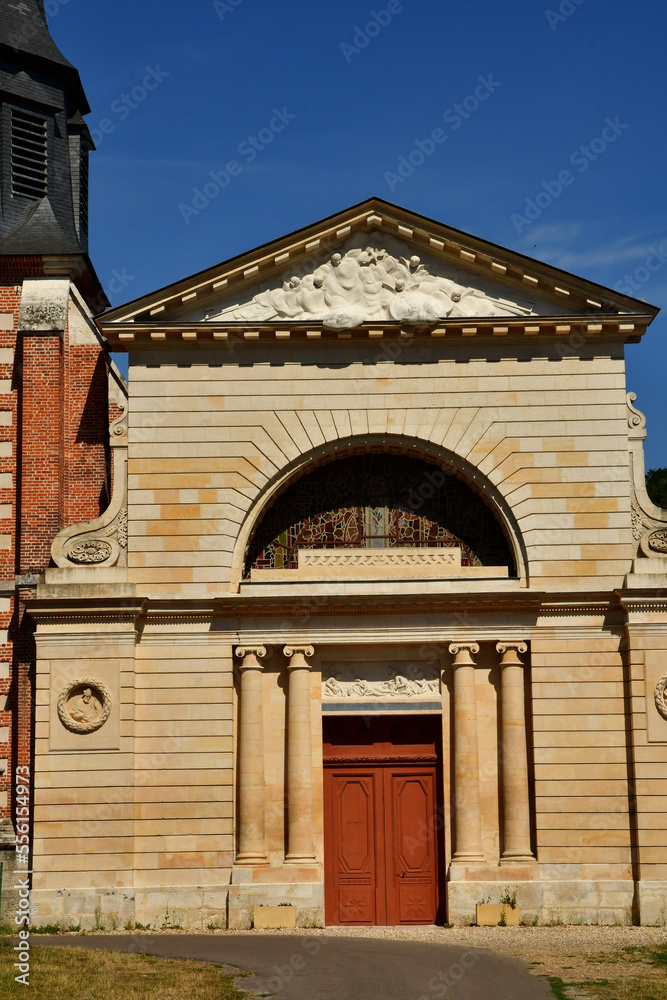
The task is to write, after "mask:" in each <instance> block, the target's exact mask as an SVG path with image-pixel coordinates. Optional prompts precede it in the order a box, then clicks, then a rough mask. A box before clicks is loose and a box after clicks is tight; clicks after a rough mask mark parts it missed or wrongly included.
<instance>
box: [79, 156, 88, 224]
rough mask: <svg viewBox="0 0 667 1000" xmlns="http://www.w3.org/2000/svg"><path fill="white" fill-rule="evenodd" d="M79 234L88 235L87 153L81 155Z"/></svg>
mask: <svg viewBox="0 0 667 1000" xmlns="http://www.w3.org/2000/svg"><path fill="white" fill-rule="evenodd" d="M79 203H80V218H81V232H82V233H83V234H84V235H85V236H87V235H88V152H87V151H85V150H84V151H82V153H81V186H80V189H79Z"/></svg>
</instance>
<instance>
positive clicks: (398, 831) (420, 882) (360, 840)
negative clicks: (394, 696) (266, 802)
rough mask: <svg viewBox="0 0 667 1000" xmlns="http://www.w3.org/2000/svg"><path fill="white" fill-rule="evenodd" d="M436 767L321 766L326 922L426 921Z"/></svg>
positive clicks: (434, 902)
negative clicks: (322, 774) (323, 800)
mask: <svg viewBox="0 0 667 1000" xmlns="http://www.w3.org/2000/svg"><path fill="white" fill-rule="evenodd" d="M436 770H437V769H436V767H435V765H430V764H426V765H424V766H421V765H418V764H417V763H416V762H415V763H412V762H411V763H405V764H402V763H392V762H391V761H387V762H386V763H385V762H382V763H379V764H373V765H370V766H355V765H354V763H352V762H350V763H349V764H347V763H345V764H342V765H338V766H325V774H324V778H325V783H324V792H325V830H326V855H327V856H326V865H325V867H326V883H325V911H326V921H327V924H338V925H347V926H350V925H373V924H390V925H397V924H433V923H435V922H436V917H437V914H438V906H439V898H438V888H439V887H438V854H439V851H438V824H437V822H436V816H437V795H436V788H437V785H436Z"/></svg>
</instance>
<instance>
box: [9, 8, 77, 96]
mask: <svg viewBox="0 0 667 1000" xmlns="http://www.w3.org/2000/svg"><path fill="white" fill-rule="evenodd" d="M0 57H2V58H3V59H4V60H6V61H7V62H15V63H19V64H20V65H21V67H28V66H30V67H32V68H35V69H39V70H41V71H42V72H44V73H47V74H48V73H49V70H50V72H51V73H53V72H54V70H57V71H58V76H59V77H60V79H62V80H63V81H65V82H66V83H67V84H68V89H69V90H70V91H71V95H70V96H71V98H72V99H73V102H74V103H75V104H76V105H77V107H78V109H79V111H80V112H81V114H84V115H85V114H88V112H89V111H90V108H89V106H88V102H87V101H86V96H85V94H84V90H83V86H82V84H81V79H80V77H79V73H78V71H77V70H76V69H75V68H74V66H72V64H71V62H69V60H68V59H65V56H64V55H63V54H62V52H61V51H60V49H59V48H58V46H57V45H56V43H55V42H54V40H53V38H52V37H51V33H50V31H49V27H48V24H47V20H46V13H45V11H44V2H43V0H0Z"/></svg>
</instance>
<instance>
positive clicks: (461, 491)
mask: <svg viewBox="0 0 667 1000" xmlns="http://www.w3.org/2000/svg"><path fill="white" fill-rule="evenodd" d="M421 547H458V548H460V549H461V557H462V558H461V562H462V565H463V566H482V565H486V566H507V567H509V571H510V575H513V574H514V573H515V569H514V559H513V557H512V554H511V550H510V546H509V544H508V541H507V539H506V537H505V534H504V533H503V530H502V528H501V526H500V524H499V522H498V521H497V520H496V518H495V517H494V515H493V513H492V512H491V510H490V509H489V507H488V506H487V504H486V503H485V501H484V500H483V499H482V497H481V496H480V495H479V494H478V493H476V492H475V491H474V490H472V489H471V488H470V487H469V486H468V485H467V484H466V483H465V482H463V481H462V480H461V479H459V478H458V477H457V476H455V475H454V474H453V473H451V472H448V471H446V470H445V469H442V468H441V467H439V466H437V465H434V464H432V463H430V462H426V461H423V460H421V459H417V458H411V457H409V456H404V455H396V454H364V455H354V456H350V457H347V458H344V459H338V460H335V461H332V462H329V463H328V464H326V465H321V466H319V467H318V468H316V469H315V470H314V471H313V472H310V473H308V474H307V475H305V476H303V477H302V478H301V479H299V480H298V481H297V482H295V483H293V484H292V485H291V486H289V487H288V488H287V489H286V490H285V492H284V493H282V494H281V495H280V496H279V497H278V498H277V499H276V500H275V502H274V503H273V504H272V506H271V507H270V508H269V510H268V511H267V513H266V514H265V516H264V518H263V519H262V521H261V523H260V525H259V527H258V529H257V531H256V533H255V536H254V538H253V540H252V542H251V545H250V551H249V554H248V559H247V562H246V574H245V575H246V578H247V577H248V576H249V574H250V571H251V570H252V569H256V570H262V569H296V568H297V566H298V554H299V549H333V548H346V549H349V548H421Z"/></svg>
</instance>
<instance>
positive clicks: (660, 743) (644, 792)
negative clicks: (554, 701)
mask: <svg viewBox="0 0 667 1000" xmlns="http://www.w3.org/2000/svg"><path fill="white" fill-rule="evenodd" d="M662 631H663V629H662V628H661V627H660V626H659V625H658V627H657V628H656V627H654V628H653V629H651V628H650V627H649V629H646V630H643V629H636V628H633V627H632V626H631V627H630V628H629V629H628V632H629V641H628V646H629V649H628V653H627V659H628V668H627V669H628V673H629V689H630V698H631V706H632V714H631V721H630V727H631V730H630V735H631V746H630V750H631V754H632V779H631V786H630V801H631V804H632V805H633V807H634V809H635V810H636V817H635V829H634V831H633V832H634V837H635V851H636V859H637V866H636V867H637V877H638V904H639V909H640V913H641V917H642V922H644V923H648V924H659V925H661V926H665V925H666V924H667V720H666V719H665V718H663V717H662V716H661V715H660V714H659V713H658V710H657V708H656V705H655V688H656V685H657V683H658V681H659V680H660V679H661V678H662V677H664V675H665V673H667V637H666V636H665V635H663V634H660V633H662ZM646 632H648V634H646ZM651 633H653V634H651ZM666 707H667V703H666Z"/></svg>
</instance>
